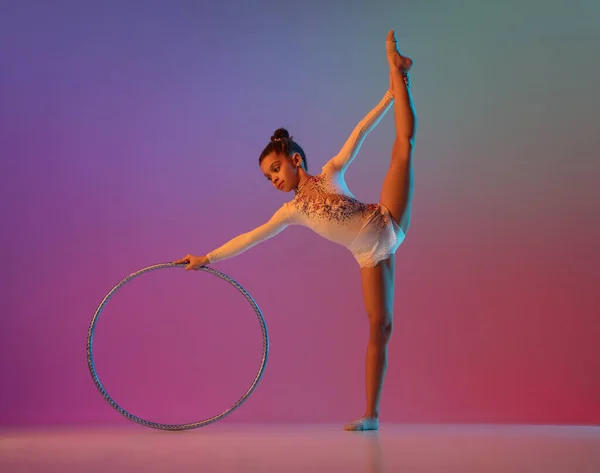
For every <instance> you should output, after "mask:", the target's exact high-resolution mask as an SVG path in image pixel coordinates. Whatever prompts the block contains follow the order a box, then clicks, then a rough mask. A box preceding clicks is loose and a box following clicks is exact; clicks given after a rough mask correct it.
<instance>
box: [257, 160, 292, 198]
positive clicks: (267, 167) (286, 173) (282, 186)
mask: <svg viewBox="0 0 600 473" xmlns="http://www.w3.org/2000/svg"><path fill="white" fill-rule="evenodd" d="M301 163H302V158H301V157H300V155H299V154H298V153H296V154H294V155H293V156H291V157H288V156H285V155H283V154H276V153H271V154H269V155H267V156H266V157H265V158H264V159H263V160H262V162H261V163H260V168H261V169H262V172H263V173H264V175H265V177H266V178H267V179H268V180H269V181H270V182H271V184H272V185H273V187H275V189H277V190H280V191H282V192H290V191H291V190H292V189H294V188H295V187H296V185H298V169H299V168H300V165H301Z"/></svg>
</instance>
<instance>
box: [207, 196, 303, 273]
mask: <svg viewBox="0 0 600 473" xmlns="http://www.w3.org/2000/svg"><path fill="white" fill-rule="evenodd" d="M291 223H292V222H291V220H290V215H289V211H288V208H287V204H283V205H282V206H281V207H280V208H279V210H277V212H275V213H274V214H273V216H272V217H271V219H270V220H269V221H268V222H266V223H265V224H263V225H261V226H260V227H257V228H255V229H254V230H251V231H249V232H246V233H243V234H241V235H238V236H236V237H235V238H233V239H231V240H229V241H228V242H227V243H225V244H224V245H223V246H221V247H219V248H217V249H215V250H213V251H211V252H210V253H208V254H207V255H206V258H207V262H208V263H216V262H218V261H223V260H225V259H228V258H231V257H233V256H236V255H239V254H240V253H243V252H244V251H246V250H248V249H250V248H252V247H253V246H255V245H257V244H259V243H261V242H263V241H265V240H268V239H269V238H272V237H274V236H275V235H277V234H278V233H279V232H281V231H282V230H284V229H285V228H286V227H287V226H289V225H290V224H291Z"/></svg>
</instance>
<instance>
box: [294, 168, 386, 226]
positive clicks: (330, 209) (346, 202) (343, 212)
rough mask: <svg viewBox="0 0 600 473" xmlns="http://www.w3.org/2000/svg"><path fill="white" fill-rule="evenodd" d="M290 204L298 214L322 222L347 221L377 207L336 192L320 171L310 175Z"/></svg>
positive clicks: (327, 178)
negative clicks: (317, 173)
mask: <svg viewBox="0 0 600 473" xmlns="http://www.w3.org/2000/svg"><path fill="white" fill-rule="evenodd" d="M291 204H292V205H293V206H294V208H295V209H296V211H297V212H298V214H300V215H304V216H306V217H307V218H309V219H311V220H319V221H322V222H337V223H344V222H348V221H350V220H352V219H354V218H356V217H357V216H360V217H365V216H367V215H368V214H370V213H372V212H373V210H375V209H376V208H377V205H376V204H365V203H363V202H360V201H359V200H357V199H355V198H354V197H352V196H349V195H344V194H342V193H339V192H336V189H335V188H334V186H333V185H332V183H331V182H330V176H329V175H327V174H325V173H321V174H319V175H317V176H310V177H309V178H308V180H307V182H306V183H305V184H304V185H303V186H302V188H301V189H300V190H299V191H298V193H297V194H296V197H295V198H294V199H293V200H292V202H291Z"/></svg>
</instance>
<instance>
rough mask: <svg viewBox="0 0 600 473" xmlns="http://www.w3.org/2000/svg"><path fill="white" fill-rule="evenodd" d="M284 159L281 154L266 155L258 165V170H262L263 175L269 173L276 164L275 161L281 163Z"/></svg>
mask: <svg viewBox="0 0 600 473" xmlns="http://www.w3.org/2000/svg"><path fill="white" fill-rule="evenodd" d="M284 159H285V156H283V155H281V154H276V153H271V154H268V155H267V156H266V157H265V158H264V159H263V160H262V162H261V163H260V168H261V169H262V170H263V172H264V173H267V172H270V170H271V166H272V165H273V164H274V163H276V162H277V161H280V162H281V161H283V160H284Z"/></svg>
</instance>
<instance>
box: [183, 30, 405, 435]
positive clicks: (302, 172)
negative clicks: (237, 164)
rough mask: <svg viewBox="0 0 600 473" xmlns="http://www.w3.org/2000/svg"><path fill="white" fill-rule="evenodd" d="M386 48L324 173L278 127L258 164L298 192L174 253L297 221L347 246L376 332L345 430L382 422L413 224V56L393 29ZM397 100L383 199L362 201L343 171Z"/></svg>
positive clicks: (235, 250) (194, 259)
mask: <svg viewBox="0 0 600 473" xmlns="http://www.w3.org/2000/svg"><path fill="white" fill-rule="evenodd" d="M386 51H387V58H388V63H389V66H390V89H389V90H388V91H387V92H386V93H385V95H384V97H383V99H382V100H381V101H380V102H379V104H378V105H377V106H376V107H375V108H374V109H373V110H371V111H370V112H369V113H368V114H367V116H366V117H365V118H363V120H361V121H360V122H359V123H358V125H357V126H356V128H355V129H354V131H353V132H352V134H351V135H350V137H349V138H348V140H347V141H346V143H345V144H344V146H343V148H342V149H341V151H340V152H339V153H338V154H337V156H335V157H333V158H332V159H330V160H329V161H328V162H327V163H326V164H325V165H324V166H323V167H322V169H321V172H320V173H319V174H317V175H310V174H308V172H307V165H306V156H305V154H304V151H303V150H302V148H301V147H300V146H299V145H298V144H297V143H296V142H294V141H293V140H292V138H291V137H290V136H289V134H288V132H287V131H286V130H285V129H283V128H280V129H278V130H277V131H275V133H274V135H273V136H272V137H271V142H270V143H269V144H268V145H267V146H266V148H265V149H264V151H263V152H262V154H261V155H260V158H259V164H260V167H261V169H262V171H263V173H264V175H265V177H266V178H267V179H268V180H269V181H270V182H271V183H272V185H273V186H274V187H275V188H276V189H279V190H280V191H282V192H290V191H292V190H293V191H294V192H295V196H294V198H293V199H292V200H291V201H289V202H286V203H285V204H283V205H282V206H281V207H280V208H279V209H278V210H277V211H276V212H275V214H274V215H273V216H272V218H271V219H270V220H269V221H268V222H267V223H265V224H264V225H261V226H259V227H257V228H255V229H254V230H252V231H250V232H247V233H244V234H242V235H239V236H237V237H235V238H233V239H232V240H230V241H229V242H227V243H226V244H224V245H223V246H221V247H220V248H217V249H215V250H214V251H212V252H210V253H208V254H207V255H205V256H194V255H190V254H188V255H186V256H185V257H184V258H181V259H179V260H177V261H174V263H178V264H181V263H187V266H186V270H192V269H198V268H199V267H201V266H204V265H206V264H209V263H216V262H218V261H222V260H224V259H226V258H231V257H232V256H235V255H238V254H240V253H242V252H243V251H246V250H247V249H249V248H251V247H252V246H254V245H256V244H258V243H260V242H262V241H265V240H267V239H268V238H271V237H273V236H275V235H277V234H278V233H279V232H281V231H282V230H283V229H284V228H286V227H287V226H289V225H292V224H299V225H304V226H307V227H309V228H310V229H312V230H314V231H315V232H316V233H317V234H319V235H321V236H323V237H324V238H326V239H328V240H331V241H333V242H335V243H339V244H341V245H343V246H345V247H346V248H348V249H349V250H350V252H351V253H352V255H353V256H354V258H355V259H356V261H357V262H358V264H359V266H360V271H361V279H362V292H363V299H364V304H365V308H366V312H367V315H368V318H369V326H370V336H369V342H368V346H367V355H366V398H367V406H366V411H365V414H364V416H363V417H361V418H360V419H358V420H356V421H353V422H350V423H349V424H347V425H346V426H345V429H346V430H376V429H378V427H379V403H380V398H381V391H382V387H383V380H384V377H385V372H386V367H387V346H388V342H389V340H390V336H391V333H392V324H393V302H394V273H395V267H394V254H395V252H396V250H397V249H398V247H399V246H400V244H401V243H402V241H403V240H404V238H405V235H406V233H407V232H408V228H409V225H410V215H411V206H412V196H413V166H412V154H413V147H414V142H415V130H416V114H415V110H414V106H413V103H412V97H411V94H410V84H409V80H408V71H409V69H410V67H411V66H412V61H411V60H410V59H409V58H407V57H404V56H402V55H401V54H400V51H399V50H398V48H397V43H396V35H395V32H394V30H391V31H390V32H389V33H388V35H387V38H386ZM392 104H393V105H394V117H395V123H396V139H395V142H394V145H393V148H392V158H391V163H390V166H389V169H388V171H387V174H386V176H385V179H384V181H383V187H382V190H381V196H380V198H379V202H378V203H376V204H368V203H363V202H360V201H358V200H357V199H356V198H354V196H353V195H352V193H351V192H350V190H349V189H348V187H347V185H346V183H345V181H344V172H345V171H346V169H347V168H348V166H349V165H350V163H351V162H352V160H353V159H354V157H355V156H356V155H357V153H358V150H359V148H360V146H361V144H362V142H363V141H364V138H365V137H366V135H367V134H368V133H369V132H370V131H371V130H372V129H373V128H374V127H375V126H376V125H377V123H379V121H380V120H381V118H382V117H383V115H384V114H385V113H386V112H387V110H389V108H390V107H391V106H392Z"/></svg>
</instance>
